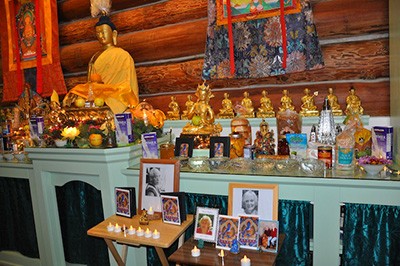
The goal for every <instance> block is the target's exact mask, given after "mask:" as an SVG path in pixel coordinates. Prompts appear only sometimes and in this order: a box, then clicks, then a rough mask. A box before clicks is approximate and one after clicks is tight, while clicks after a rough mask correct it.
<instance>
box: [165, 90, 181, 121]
mask: <svg viewBox="0 0 400 266" xmlns="http://www.w3.org/2000/svg"><path fill="white" fill-rule="evenodd" d="M168 108H169V111H168V112H167V119H168V120H179V119H180V114H179V113H180V108H179V105H178V103H177V102H176V97H175V96H171V102H170V103H169V104H168Z"/></svg>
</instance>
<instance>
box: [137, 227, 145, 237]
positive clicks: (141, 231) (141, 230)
mask: <svg viewBox="0 0 400 266" xmlns="http://www.w3.org/2000/svg"><path fill="white" fill-rule="evenodd" d="M136 235H137V236H143V235H144V231H143V229H142V228H140V226H139V228H138V229H137V230H136Z"/></svg>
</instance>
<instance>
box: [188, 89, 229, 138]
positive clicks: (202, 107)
mask: <svg viewBox="0 0 400 266" xmlns="http://www.w3.org/2000/svg"><path fill="white" fill-rule="evenodd" d="M196 97H197V101H196V102H195V103H194V104H193V106H192V108H190V110H189V111H188V114H187V116H188V119H191V121H190V122H189V123H187V124H186V125H185V126H184V127H183V129H182V134H183V135H200V134H201V135H218V134H219V133H220V132H221V131H222V127H221V125H220V124H217V125H214V121H215V117H214V111H213V109H212V108H211V106H210V105H209V101H210V99H211V98H213V97H214V95H213V94H212V92H211V90H210V87H209V86H208V85H205V82H204V83H203V84H202V85H198V86H197V90H196Z"/></svg>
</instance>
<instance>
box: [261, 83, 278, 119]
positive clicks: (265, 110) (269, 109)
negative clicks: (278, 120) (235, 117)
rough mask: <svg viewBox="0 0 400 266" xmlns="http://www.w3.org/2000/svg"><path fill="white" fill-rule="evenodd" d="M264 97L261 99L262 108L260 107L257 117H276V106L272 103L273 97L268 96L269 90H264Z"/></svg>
mask: <svg viewBox="0 0 400 266" xmlns="http://www.w3.org/2000/svg"><path fill="white" fill-rule="evenodd" d="M261 95H262V97H261V99H260V108H258V112H257V117H260V118H265V117H275V112H274V106H273V105H272V101H271V99H270V98H269V97H268V96H267V95H268V92H267V91H265V90H264V91H262V93H261Z"/></svg>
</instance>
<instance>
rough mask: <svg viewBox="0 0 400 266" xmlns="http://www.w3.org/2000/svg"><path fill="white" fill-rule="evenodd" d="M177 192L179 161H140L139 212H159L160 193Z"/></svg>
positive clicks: (160, 209)
mask: <svg viewBox="0 0 400 266" xmlns="http://www.w3.org/2000/svg"><path fill="white" fill-rule="evenodd" d="M178 191H179V161H178V160H173V159H144V158H142V159H140V177H139V210H143V209H146V210H148V209H149V208H150V207H152V209H153V210H154V211H155V212H161V211H162V206H161V193H163V192H178Z"/></svg>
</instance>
